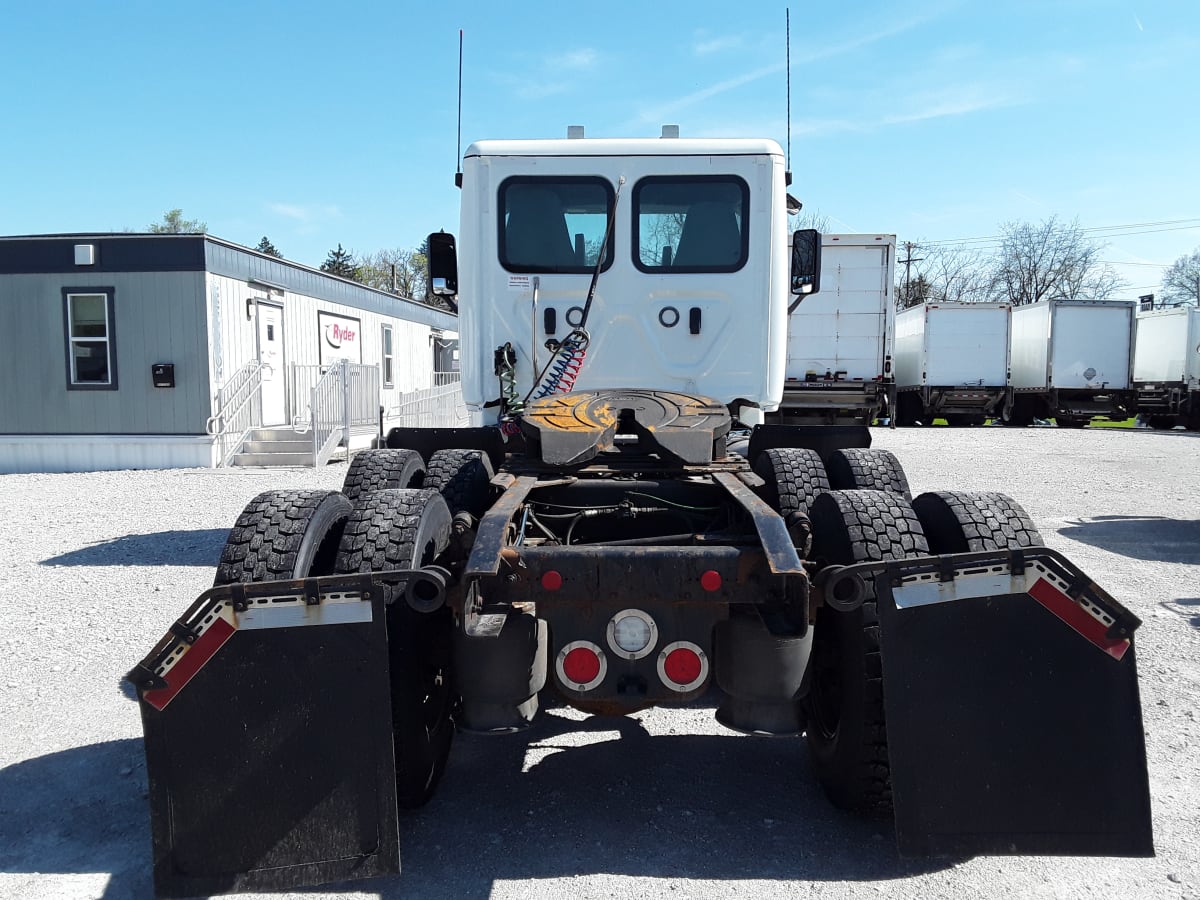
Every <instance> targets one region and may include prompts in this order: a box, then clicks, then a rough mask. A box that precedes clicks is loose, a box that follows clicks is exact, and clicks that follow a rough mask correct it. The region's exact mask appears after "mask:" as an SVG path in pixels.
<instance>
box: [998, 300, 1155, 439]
mask: <svg viewBox="0 0 1200 900" xmlns="http://www.w3.org/2000/svg"><path fill="white" fill-rule="evenodd" d="M1135 311H1136V305H1135V304H1134V303H1133V302H1132V301H1110V300H1048V301H1045V302H1042V303H1032V304H1029V305H1028V306H1017V307H1014V308H1013V312H1012V353H1011V356H1012V387H1013V410H1012V414H1011V416H1010V417H1009V419H1008V421H1010V422H1011V423H1012V424H1014V425H1027V424H1029V423H1030V422H1032V421H1033V419H1034V418H1035V417H1037V418H1053V419H1055V421H1057V423H1058V424H1059V425H1060V426H1065V427H1072V428H1082V427H1083V426H1085V425H1087V423H1088V422H1089V421H1090V420H1091V419H1092V417H1093V416H1109V417H1111V418H1121V419H1123V418H1126V417H1128V416H1130V415H1132V414H1133V412H1134V411H1135V410H1136V396H1135V394H1134V391H1133V389H1132V366H1133V325H1134V314H1135Z"/></svg>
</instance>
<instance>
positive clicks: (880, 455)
mask: <svg viewBox="0 0 1200 900" xmlns="http://www.w3.org/2000/svg"><path fill="white" fill-rule="evenodd" d="M828 469H829V484H830V486H831V487H832V488H833V489H834V490H838V491H842V490H863V489H866V490H870V491H889V492H891V493H893V494H899V495H900V496H902V497H903V498H904V499H905V500H908V499H909V498H910V497H911V496H912V495H911V494H910V493H909V491H908V478H907V477H906V476H905V474H904V469H903V467H901V465H900V460H898V459H896V454H894V453H892V451H890V450H873V449H870V448H866V447H852V448H850V449H848V450H835V451H833V453H831V454H829V466H828Z"/></svg>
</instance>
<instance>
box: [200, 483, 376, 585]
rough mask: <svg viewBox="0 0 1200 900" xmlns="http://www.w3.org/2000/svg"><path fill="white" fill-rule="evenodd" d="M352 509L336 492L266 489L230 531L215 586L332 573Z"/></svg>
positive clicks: (222, 553)
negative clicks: (343, 531) (339, 542)
mask: <svg viewBox="0 0 1200 900" xmlns="http://www.w3.org/2000/svg"><path fill="white" fill-rule="evenodd" d="M353 508H354V507H353V504H351V503H350V501H349V500H347V499H346V497H345V496H343V495H342V494H339V493H338V492H337V491H264V492H263V493H261V494H259V495H258V496H257V497H255V498H254V499H253V500H251V501H250V502H249V503H248V504H247V505H246V508H245V509H244V510H242V514H241V515H240V516H238V519H237V522H236V523H235V524H234V526H233V528H232V529H231V530H230V532H229V537H228V538H227V539H226V540H225V546H224V547H223V548H222V549H221V560H220V562H219V563H218V564H217V575H216V578H215V579H214V581H213V586H214V587H220V586H221V585H225V584H239V583H240V584H246V583H249V582H259V581H289V580H291V579H293V578H309V577H318V576H321V575H328V574H329V573H331V572H332V571H333V566H334V560H335V558H336V556H337V547H338V541H339V540H340V539H341V536H342V528H343V527H344V526H345V524H346V519H347V517H348V516H349V515H350V513H351V511H352V510H353Z"/></svg>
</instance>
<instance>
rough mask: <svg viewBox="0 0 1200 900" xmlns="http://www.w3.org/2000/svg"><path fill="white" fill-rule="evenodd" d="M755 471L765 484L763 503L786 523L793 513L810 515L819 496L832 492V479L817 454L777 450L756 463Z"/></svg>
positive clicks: (793, 449) (794, 450)
mask: <svg viewBox="0 0 1200 900" xmlns="http://www.w3.org/2000/svg"><path fill="white" fill-rule="evenodd" d="M754 471H755V472H756V473H757V474H758V475H759V476H761V477H762V479H763V481H765V482H766V483H767V484H766V487H765V488H764V489H763V499H764V500H766V501H767V503H768V504H769V505H770V506H771V508H772V509H774V510H775V511H776V512H778V513H779V514H780V515H781V516H783V517H784V518H785V519H786V518H787V517H788V515H789V514H791V513H802V514H804V515H808V508H809V506H810V505H812V502H813V500H815V499H816V498H817V495H818V494H821V493H824V492H825V491H827V490H829V476H827V475H826V474H825V465H824V464H823V463H822V462H821V456H820V454H818V453H817V452H816V451H815V450H804V449H801V448H799V447H773V448H771V449H770V450H764V451H763V452H762V453H760V454H759V455H758V458H757V459H755V460H754Z"/></svg>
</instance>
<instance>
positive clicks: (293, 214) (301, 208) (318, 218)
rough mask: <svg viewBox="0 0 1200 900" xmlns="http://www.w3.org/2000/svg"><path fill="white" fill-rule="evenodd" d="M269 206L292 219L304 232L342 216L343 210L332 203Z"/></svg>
mask: <svg viewBox="0 0 1200 900" xmlns="http://www.w3.org/2000/svg"><path fill="white" fill-rule="evenodd" d="M267 208H268V209H269V210H270V211H271V212H273V213H275V215H277V216H282V217H283V218H285V219H291V220H292V221H293V222H295V223H296V225H297V226H299V230H300V231H302V232H304V233H311V232H313V231H316V230H317V228H318V227H319V226H320V225H321V224H323V223H325V222H328V221H329V220H331V219H340V218H342V211H341V210H340V209H339V208H338V207H336V206H333V205H332V204H328V205H321V204H309V205H305V204H300V203H268V204H267Z"/></svg>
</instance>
